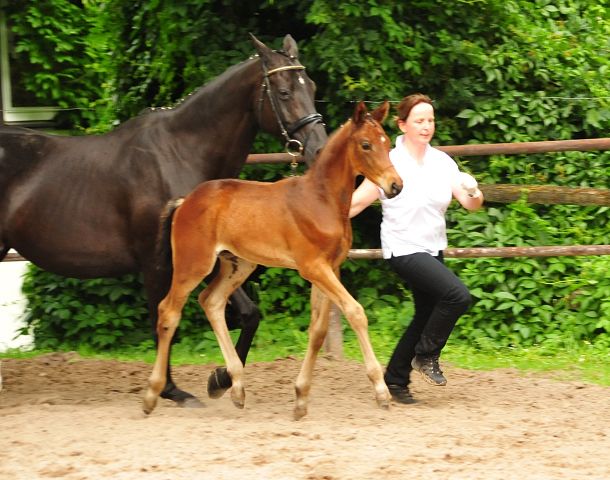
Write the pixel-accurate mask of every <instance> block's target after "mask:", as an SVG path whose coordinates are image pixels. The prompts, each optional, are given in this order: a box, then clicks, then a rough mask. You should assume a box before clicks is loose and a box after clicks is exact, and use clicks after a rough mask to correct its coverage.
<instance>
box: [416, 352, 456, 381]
mask: <svg viewBox="0 0 610 480" xmlns="http://www.w3.org/2000/svg"><path fill="white" fill-rule="evenodd" d="M411 366H412V367H413V369H414V370H417V371H418V372H419V373H421V376H422V378H423V379H424V380H425V381H426V382H428V383H429V384H430V385H438V386H444V385H447V379H446V378H445V377H443V372H442V371H441V367H440V366H439V365H438V357H433V356H426V355H417V356H415V357H413V360H411Z"/></svg>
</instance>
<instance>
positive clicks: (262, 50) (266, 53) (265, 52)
mask: <svg viewBox="0 0 610 480" xmlns="http://www.w3.org/2000/svg"><path fill="white" fill-rule="evenodd" d="M250 38H251V39H252V43H253V44H254V48H256V51H257V52H258V54H259V55H260V57H261V58H262V59H263V60H266V59H268V58H269V57H270V56H271V55H272V53H273V51H272V50H271V49H270V48H269V47H268V46H267V45H265V44H264V43H263V42H261V41H259V40H258V39H257V38H256V37H255V36H254V35H252V34H250Z"/></svg>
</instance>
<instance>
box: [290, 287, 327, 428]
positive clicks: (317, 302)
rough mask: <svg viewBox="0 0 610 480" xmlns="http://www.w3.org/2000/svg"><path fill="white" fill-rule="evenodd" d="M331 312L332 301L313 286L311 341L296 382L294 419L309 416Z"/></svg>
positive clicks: (310, 325)
mask: <svg viewBox="0 0 610 480" xmlns="http://www.w3.org/2000/svg"><path fill="white" fill-rule="evenodd" d="M329 312H330V299H329V298H328V297H327V296H326V295H325V294H324V293H322V291H320V289H319V288H318V287H316V286H315V285H312V286H311V323H310V324H309V341H308V344H307V353H306V354H305V358H304V359H303V364H302V365H301V371H300V372H299V376H298V377H297V381H296V388H295V389H296V403H295V407H294V418H295V419H296V420H298V419H299V418H301V417H303V416H305V415H306V414H307V402H308V398H309V390H310V389H311V379H312V376H313V369H314V366H315V364H316V358H317V356H318V352H319V351H320V348H322V344H323V343H324V338H325V337H326V332H327V331H328V315H329Z"/></svg>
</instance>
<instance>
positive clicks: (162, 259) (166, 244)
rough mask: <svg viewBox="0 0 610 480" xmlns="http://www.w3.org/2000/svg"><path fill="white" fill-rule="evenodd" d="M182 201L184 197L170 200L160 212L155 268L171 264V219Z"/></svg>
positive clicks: (166, 266) (167, 266) (165, 267)
mask: <svg viewBox="0 0 610 480" xmlns="http://www.w3.org/2000/svg"><path fill="white" fill-rule="evenodd" d="M182 202H184V197H178V198H174V199H173V200H170V201H169V202H167V204H166V205H165V208H164V209H163V212H162V213H161V218H160V219H159V234H158V235H157V247H156V250H157V251H156V255H157V268H159V269H167V268H171V266H172V219H173V218H174V213H175V212H176V209H177V208H178V207H179V206H180V205H182Z"/></svg>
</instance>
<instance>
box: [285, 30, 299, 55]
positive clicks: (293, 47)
mask: <svg viewBox="0 0 610 480" xmlns="http://www.w3.org/2000/svg"><path fill="white" fill-rule="evenodd" d="M284 51H285V52H286V53H287V54H288V55H290V56H292V57H294V58H295V59H297V58H299V47H298V46H297V42H295V41H294V38H292V35H290V34H288V35H286V36H285V37H284Z"/></svg>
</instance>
